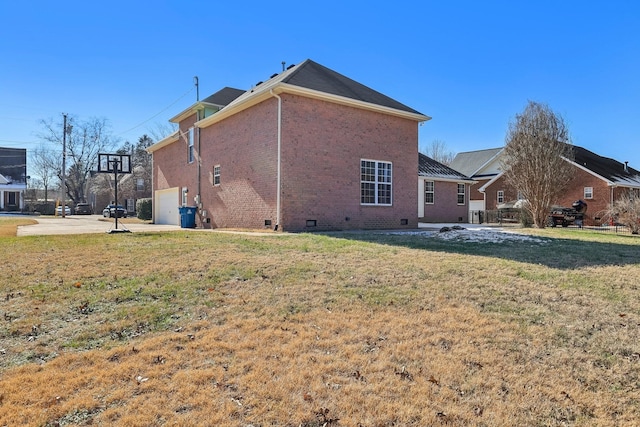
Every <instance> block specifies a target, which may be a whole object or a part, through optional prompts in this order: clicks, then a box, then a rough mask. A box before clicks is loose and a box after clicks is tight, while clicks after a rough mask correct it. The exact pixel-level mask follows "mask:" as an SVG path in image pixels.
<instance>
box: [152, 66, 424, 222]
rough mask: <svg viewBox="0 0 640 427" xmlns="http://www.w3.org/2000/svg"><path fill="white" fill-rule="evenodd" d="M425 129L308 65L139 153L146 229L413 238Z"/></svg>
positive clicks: (398, 108)
mask: <svg viewBox="0 0 640 427" xmlns="http://www.w3.org/2000/svg"><path fill="white" fill-rule="evenodd" d="M429 119H430V117H428V116H426V115H423V114H421V113H419V112H418V111H416V110H414V109H412V108H410V107H408V106H406V105H404V104H401V103H400V102H398V101H395V100H393V99H391V98H389V97H388V96H385V95H383V94H381V93H379V92H376V91H374V90H373V89H370V88H368V87H366V86H364V85H362V84H360V83H358V82H356V81H354V80H352V79H350V78H348V77H345V76H343V75H341V74H339V73H337V72H335V71H333V70H331V69H329V68H326V67H324V66H322V65H320V64H318V63H316V62H313V61H311V60H306V61H304V62H302V63H300V64H298V65H295V66H290V67H288V68H287V69H286V70H284V71H282V72H281V73H278V74H274V75H273V76H271V78H270V79H269V80H267V81H265V82H260V83H258V84H256V85H255V87H253V88H252V89H250V90H247V91H241V90H238V89H233V88H224V89H222V90H221V91H219V92H217V93H215V94H213V95H212V96H210V97H208V98H206V99H204V100H203V101H202V102H197V103H196V104H194V105H192V106H191V107H189V108H188V109H186V110H185V111H183V112H181V113H180V114H178V115H177V116H175V117H174V118H173V119H171V121H172V122H174V123H177V124H178V128H179V129H178V130H177V131H176V132H175V133H174V134H172V135H170V136H169V137H167V138H165V139H164V140H162V141H159V142H157V143H156V144H154V145H152V146H151V147H149V149H148V151H149V152H150V153H152V155H153V179H152V181H153V190H154V191H153V203H154V208H153V209H154V213H153V215H154V222H156V223H174V224H177V223H178V222H179V215H178V206H185V205H191V206H195V207H197V217H196V225H197V226H199V227H204V228H218V227H221V228H229V227H242V228H272V229H277V230H284V231H313V230H338V229H380V228H415V227H417V223H418V216H417V209H416V195H417V191H418V188H417V184H418V183H417V181H416V175H415V174H416V165H417V164H418V124H419V123H421V122H424V121H427V120H429Z"/></svg>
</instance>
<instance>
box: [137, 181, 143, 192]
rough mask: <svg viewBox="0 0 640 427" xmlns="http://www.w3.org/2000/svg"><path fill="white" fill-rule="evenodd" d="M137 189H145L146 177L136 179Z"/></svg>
mask: <svg viewBox="0 0 640 427" xmlns="http://www.w3.org/2000/svg"><path fill="white" fill-rule="evenodd" d="M136 190H138V191H143V190H144V178H138V179H136Z"/></svg>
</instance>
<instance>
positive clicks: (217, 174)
mask: <svg viewBox="0 0 640 427" xmlns="http://www.w3.org/2000/svg"><path fill="white" fill-rule="evenodd" d="M213 185H220V165H215V166H214V167H213Z"/></svg>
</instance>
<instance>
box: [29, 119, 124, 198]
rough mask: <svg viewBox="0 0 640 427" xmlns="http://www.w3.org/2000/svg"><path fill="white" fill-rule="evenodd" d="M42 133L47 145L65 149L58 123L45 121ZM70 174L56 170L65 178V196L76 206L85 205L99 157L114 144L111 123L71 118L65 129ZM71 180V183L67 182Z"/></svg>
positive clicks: (59, 176) (61, 130)
mask: <svg viewBox="0 0 640 427" xmlns="http://www.w3.org/2000/svg"><path fill="white" fill-rule="evenodd" d="M41 123H42V127H43V131H42V133H41V134H40V135H39V136H40V138H42V139H43V140H45V141H48V142H50V143H54V144H57V145H59V146H60V147H61V148H62V145H63V138H62V137H63V125H62V124H61V123H60V122H58V121H55V122H54V121H53V120H51V119H49V120H43V121H42V122H41ZM66 132H67V135H66V152H67V170H65V171H63V170H62V167H61V165H60V166H59V167H58V168H57V172H56V173H57V176H58V178H59V179H60V180H62V175H63V174H65V185H66V188H64V189H63V191H65V192H66V194H67V196H68V197H69V199H71V200H72V201H73V202H74V203H78V202H85V201H86V191H87V183H88V181H89V177H90V176H91V171H92V170H95V168H96V162H97V160H98V153H101V152H105V151H108V150H109V149H111V148H112V147H113V145H114V143H115V141H114V140H113V137H112V136H111V132H110V130H109V124H108V121H107V120H106V119H104V118H90V119H88V120H84V121H83V120H79V119H76V118H74V117H69V119H68V121H67V129H66ZM67 177H68V179H66V178H67Z"/></svg>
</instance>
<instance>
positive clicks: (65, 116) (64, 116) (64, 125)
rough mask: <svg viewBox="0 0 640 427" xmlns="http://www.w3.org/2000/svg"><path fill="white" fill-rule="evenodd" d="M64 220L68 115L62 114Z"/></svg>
mask: <svg viewBox="0 0 640 427" xmlns="http://www.w3.org/2000/svg"><path fill="white" fill-rule="evenodd" d="M62 117H63V121H62V123H63V124H62V218H65V217H66V214H65V211H66V207H67V201H66V199H67V183H66V179H65V177H66V175H67V115H66V113H62Z"/></svg>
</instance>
